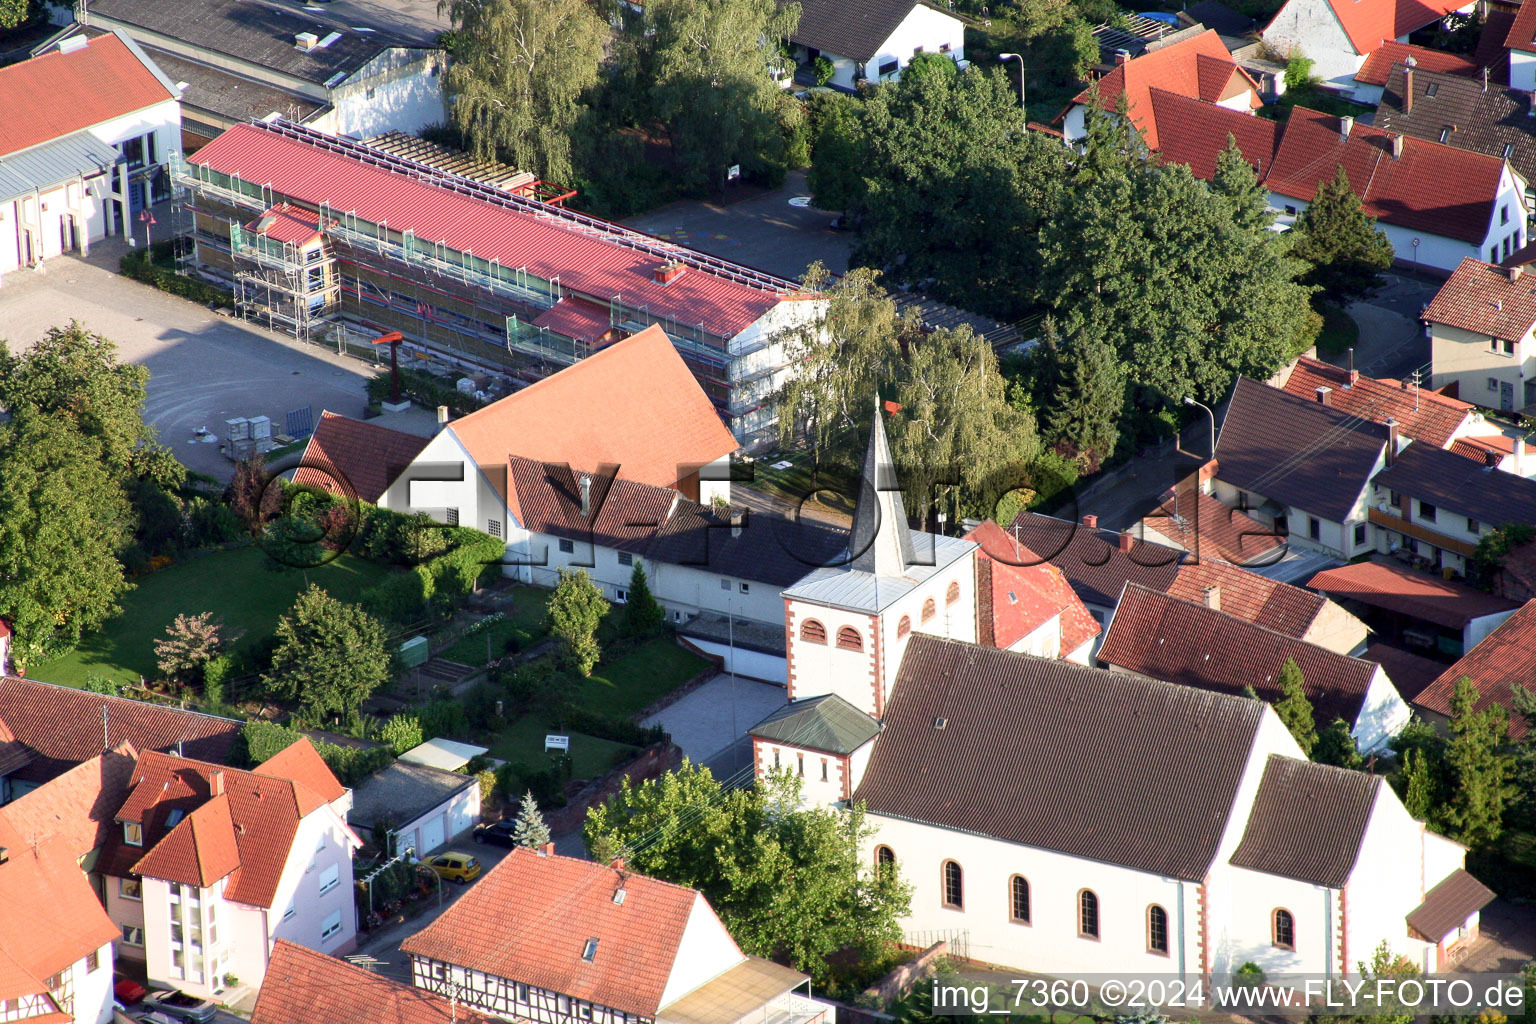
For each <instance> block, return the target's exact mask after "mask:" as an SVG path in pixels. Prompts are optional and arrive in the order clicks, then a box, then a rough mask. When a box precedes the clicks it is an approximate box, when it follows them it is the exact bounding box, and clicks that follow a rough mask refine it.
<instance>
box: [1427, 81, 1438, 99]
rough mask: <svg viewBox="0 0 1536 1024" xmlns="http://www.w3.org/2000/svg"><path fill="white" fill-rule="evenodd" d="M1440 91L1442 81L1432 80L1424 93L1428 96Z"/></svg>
mask: <svg viewBox="0 0 1536 1024" xmlns="http://www.w3.org/2000/svg"><path fill="white" fill-rule="evenodd" d="M1439 91H1440V83H1439V82H1430V83H1429V85H1428V86H1426V87H1425V89H1424V95H1425V96H1426V97H1429V96H1433V95H1435V93H1437V92H1439Z"/></svg>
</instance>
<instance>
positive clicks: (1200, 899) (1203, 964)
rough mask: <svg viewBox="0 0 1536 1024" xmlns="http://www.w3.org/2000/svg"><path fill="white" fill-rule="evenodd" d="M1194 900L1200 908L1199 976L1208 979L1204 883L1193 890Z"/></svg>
mask: <svg viewBox="0 0 1536 1024" xmlns="http://www.w3.org/2000/svg"><path fill="white" fill-rule="evenodd" d="M1195 902H1196V905H1197V906H1198V907H1199V910H1200V924H1199V929H1200V976H1201V977H1203V978H1206V979H1209V978H1210V976H1211V922H1210V917H1209V902H1210V900H1209V894H1208V893H1207V892H1206V883H1205V882H1201V883H1200V888H1199V889H1198V890H1196V892H1195Z"/></svg>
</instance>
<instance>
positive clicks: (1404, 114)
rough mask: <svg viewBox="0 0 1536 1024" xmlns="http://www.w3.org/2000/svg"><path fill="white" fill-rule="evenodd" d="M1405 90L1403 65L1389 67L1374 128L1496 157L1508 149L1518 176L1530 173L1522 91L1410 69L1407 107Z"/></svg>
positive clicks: (1534, 132) (1533, 145) (1530, 139)
mask: <svg viewBox="0 0 1536 1024" xmlns="http://www.w3.org/2000/svg"><path fill="white" fill-rule="evenodd" d="M1474 74H1475V75H1476V74H1478V73H1477V72H1474ZM1490 77H1491V76H1490ZM1407 91H1408V90H1407V77H1406V76H1405V74H1404V69H1403V68H1402V67H1401V66H1399V67H1395V68H1393V69H1392V73H1391V74H1390V75H1389V76H1388V78H1387V81H1386V88H1385V89H1384V90H1383V91H1382V94H1381V103H1380V105H1379V106H1378V107H1377V109H1376V121H1375V123H1376V125H1377V126H1379V127H1381V128H1383V129H1385V130H1387V131H1393V132H1401V133H1402V134H1404V135H1410V136H1414V137H1416V138H1420V139H1428V140H1430V141H1433V142H1441V141H1443V142H1445V143H1446V144H1447V145H1449V146H1454V147H1455V148H1456V149H1461V150H1466V151H1467V152H1471V153H1482V154H1484V155H1485V156H1490V157H1495V158H1498V159H1504V150H1505V148H1506V147H1508V148H1509V157H1508V159H1509V163H1510V166H1512V167H1513V168H1514V169H1515V170H1516V171H1518V172H1519V173H1520V174H1521V175H1522V176H1526V175H1530V174H1532V173H1533V172H1536V124H1532V119H1531V118H1530V117H1528V116H1527V111H1529V109H1530V105H1531V100H1530V97H1529V96H1528V95H1527V94H1526V93H1525V92H1523V91H1521V90H1519V89H1510V88H1508V87H1506V86H1504V85H1495V84H1490V85H1489V86H1488V88H1487V89H1484V88H1483V83H1482V81H1481V79H1480V77H1478V78H1468V77H1466V76H1464V75H1460V74H1449V73H1436V72H1433V71H1425V70H1423V69H1422V68H1420V69H1417V70H1415V71H1414V73H1413V109H1412V110H1409V109H1407V103H1406V96H1407ZM1447 128H1449V129H1450V132H1449V133H1448V134H1446V136H1445V138H1444V139H1443V140H1442V139H1441V138H1440V136H1441V134H1442V133H1445V129H1447ZM1510 216H1511V217H1514V216H1518V214H1517V213H1516V212H1515V211H1511V212H1510Z"/></svg>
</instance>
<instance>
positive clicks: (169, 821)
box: [165, 807, 187, 828]
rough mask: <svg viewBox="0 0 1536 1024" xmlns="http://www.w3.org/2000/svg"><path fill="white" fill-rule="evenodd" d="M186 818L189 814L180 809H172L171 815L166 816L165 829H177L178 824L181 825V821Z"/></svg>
mask: <svg viewBox="0 0 1536 1024" xmlns="http://www.w3.org/2000/svg"><path fill="white" fill-rule="evenodd" d="M186 816H187V812H186V811H184V810H182V809H181V808H180V807H173V808H171V813H170V814H167V815H166V816H165V827H166V828H175V827H176V826H177V824H178V823H180V821H181V819H182V818H185V817H186Z"/></svg>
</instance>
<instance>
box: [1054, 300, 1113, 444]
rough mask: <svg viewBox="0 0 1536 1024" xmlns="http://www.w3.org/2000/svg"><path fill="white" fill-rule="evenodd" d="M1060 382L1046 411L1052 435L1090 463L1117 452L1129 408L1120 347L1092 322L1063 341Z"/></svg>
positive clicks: (1057, 354) (1058, 347) (1057, 349)
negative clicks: (1122, 415)
mask: <svg viewBox="0 0 1536 1024" xmlns="http://www.w3.org/2000/svg"><path fill="white" fill-rule="evenodd" d="M1052 351H1053V355H1054V358H1055V359H1056V360H1057V363H1058V368H1057V370H1056V378H1057V381H1058V383H1057V385H1056V390H1055V394H1054V396H1053V397H1054V401H1053V402H1052V403H1051V407H1050V411H1049V412H1048V414H1047V421H1046V427H1047V430H1048V432H1049V434H1050V436H1051V439H1052V440H1053V441H1055V442H1057V443H1065V444H1068V445H1070V446H1071V447H1072V448H1073V449H1075V450H1076V451H1077V453H1078V457H1079V460H1080V461H1081V462H1082V463H1083V465H1084V468H1086V469H1097V468H1098V466H1099V465H1100V464H1101V463H1103V462H1104V460H1106V459H1108V458H1109V457H1110V456H1111V455H1113V454H1114V452H1115V445H1116V443H1117V442H1119V440H1120V416H1121V414H1122V413H1124V411H1125V370H1124V369H1123V367H1122V365H1121V363H1120V359H1119V357H1118V356H1117V355H1116V354H1115V348H1114V346H1113V345H1111V344H1110V343H1109V342H1107V341H1105V340H1104V335H1103V334H1102V333H1101V332H1099V331H1096V330H1094V329H1093V328H1092V327H1090V326H1088V325H1087V324H1079V326H1078V328H1077V329H1076V330H1074V331H1073V332H1072V334H1071V335H1070V336H1068V337H1066V338H1063V339H1061V340H1060V341H1058V342H1057V343H1056V345H1055V347H1054V349H1053V350H1052Z"/></svg>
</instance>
